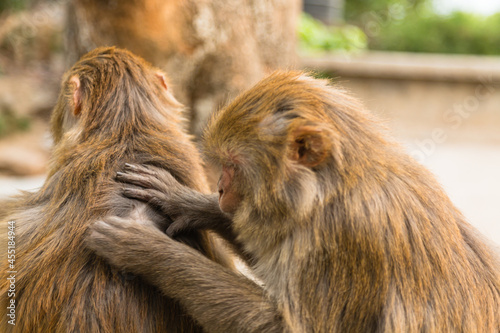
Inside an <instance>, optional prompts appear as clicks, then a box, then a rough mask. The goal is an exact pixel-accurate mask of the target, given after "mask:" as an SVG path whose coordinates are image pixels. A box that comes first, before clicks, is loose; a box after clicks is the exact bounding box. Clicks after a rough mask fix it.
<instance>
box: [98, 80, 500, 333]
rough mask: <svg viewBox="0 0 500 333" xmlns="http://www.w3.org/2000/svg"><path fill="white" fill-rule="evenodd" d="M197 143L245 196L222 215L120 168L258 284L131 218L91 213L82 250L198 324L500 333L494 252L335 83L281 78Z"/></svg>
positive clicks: (145, 195) (235, 107)
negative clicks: (237, 257)
mask: <svg viewBox="0 0 500 333" xmlns="http://www.w3.org/2000/svg"><path fill="white" fill-rule="evenodd" d="M204 143H205V148H206V152H207V154H208V155H209V156H210V157H211V158H212V159H214V160H215V161H218V162H219V163H220V164H221V165H222V166H223V170H225V169H230V170H234V175H231V173H228V174H229V175H230V176H229V177H230V178H232V179H231V180H230V181H228V180H227V179H226V180H224V181H223V182H224V183H226V185H223V187H222V188H219V190H220V191H221V194H220V198H219V200H222V199H223V193H224V192H226V190H227V189H228V190H231V191H233V190H234V191H236V194H237V195H236V196H233V197H236V198H241V202H240V203H239V206H238V207H237V208H236V209H235V210H234V211H233V208H232V206H231V205H229V207H231V210H232V212H231V214H230V215H228V214H226V213H223V212H221V211H220V210H219V212H218V213H217V212H216V211H217V209H216V208H217V195H215V196H214V195H202V194H199V193H196V192H194V191H192V190H190V189H187V188H186V187H184V186H182V185H179V184H177V183H176V181H175V179H174V178H173V177H171V176H169V175H168V174H166V173H165V172H163V171H161V170H157V169H154V168H151V167H146V168H145V167H141V166H134V167H133V168H128V169H126V171H127V172H126V173H125V174H123V175H122V176H121V179H122V180H123V181H126V182H128V183H130V184H134V185H139V186H141V187H142V188H139V189H138V188H133V187H131V188H128V189H127V190H126V192H125V193H126V194H127V195H128V196H130V197H135V198H138V199H141V200H147V201H149V202H151V203H152V204H154V205H155V207H158V208H160V209H161V210H162V211H163V212H164V213H166V214H169V215H170V216H171V217H172V219H173V220H174V223H173V225H178V226H177V227H176V229H177V232H176V233H178V234H182V232H185V231H189V230H196V229H199V228H208V229H212V230H216V231H217V232H219V233H220V234H221V236H223V237H225V238H226V239H227V240H229V241H232V242H233V245H234V247H235V248H236V249H238V250H239V252H240V253H242V254H243V257H244V258H246V259H247V260H248V263H249V264H250V266H251V269H252V271H253V273H254V274H255V275H256V277H257V278H258V279H260V280H261V281H262V286H260V285H256V284H253V283H252V282H251V281H248V280H245V279H244V278H242V277H241V276H237V275H235V274H233V273H231V272H228V271H225V270H221V269H218V268H217V264H215V263H213V262H210V261H208V260H206V259H205V258H203V257H202V256H200V255H198V254H196V253H195V252H194V251H192V250H191V249H189V248H187V247H186V246H183V245H182V244H179V243H176V242H174V241H172V240H171V239H170V238H167V237H166V236H165V235H164V234H162V233H161V232H159V231H158V230H157V229H155V228H154V226H151V225H150V226H149V227H144V225H138V224H137V223H135V222H134V221H133V220H131V219H123V220H122V219H118V218H115V219H113V218H111V219H107V220H106V219H105V220H104V221H100V222H98V223H96V224H95V225H93V226H92V233H91V234H90V239H89V245H90V246H91V247H92V248H93V249H94V250H96V251H97V252H98V253H99V254H100V255H103V256H105V257H106V258H107V259H108V260H110V261H111V263H113V264H114V265H116V266H118V267H121V268H123V269H126V270H129V271H132V272H134V273H138V274H141V275H142V276H144V277H145V278H146V279H147V280H148V281H151V282H152V283H153V284H155V285H156V286H158V287H159V288H160V289H161V290H162V291H163V292H164V293H165V294H166V295H170V296H172V297H174V298H176V299H178V300H179V301H180V302H181V304H183V305H184V306H186V309H187V311H188V313H190V314H191V315H192V316H193V317H194V318H196V320H197V321H198V322H199V323H200V324H201V325H202V326H203V327H204V328H205V329H206V330H207V331H210V332H263V331H265V332H279V331H285V332H436V333H438V332H489V333H495V332H499V331H500V311H499V309H500V266H499V262H498V258H496V257H495V255H494V254H493V252H492V250H491V249H490V248H488V246H486V245H485V244H484V243H483V241H482V240H481V238H480V237H479V236H478V235H477V234H476V231H475V230H474V229H473V228H472V227H471V226H470V225H469V224H468V223H467V222H466V221H465V219H464V217H463V216H462V214H461V213H460V212H459V211H458V210H457V209H456V208H455V207H454V206H453V204H452V203H451V202H450V200H449V198H448V197H447V196H446V194H445V193H444V192H443V191H442V189H441V187H440V186H439V184H438V183H437V182H436V181H435V179H434V177H433V176H432V175H431V174H430V173H429V172H428V171H427V170H425V168H423V167H422V166H421V165H419V164H418V163H416V162H415V161H414V160H413V159H411V158H410V157H409V156H408V155H407V154H406V153H405V152H404V151H403V150H402V149H401V148H400V147H399V146H398V145H396V144H394V143H393V142H392V141H391V140H390V139H389V138H388V137H387V136H386V135H385V134H384V131H383V129H382V128H381V126H380V125H379V124H378V123H377V121H376V120H374V119H373V117H372V116H371V115H370V114H369V113H368V112H366V111H365V110H364V109H363V107H362V106H361V105H360V104H359V103H358V102H357V101H356V100H355V99H353V98H352V97H350V96H348V95H347V94H346V93H344V92H343V91H342V90H341V89H338V88H335V87H332V86H330V85H329V84H328V82H327V81H325V80H316V79H313V78H311V77H309V76H307V75H305V74H303V73H297V72H278V73H275V74H273V75H271V76H270V77H268V78H266V79H264V80H263V81H261V82H260V83H259V84H257V85H256V86H255V87H253V88H252V89H250V90H249V91H247V92H245V93H243V94H242V95H240V96H239V97H238V98H237V99H236V100H235V101H234V102H233V103H231V105H229V106H228V107H227V108H225V109H223V110H222V111H220V112H219V113H218V114H217V115H215V116H214V118H213V119H212V121H211V123H210V124H209V127H208V129H207V130H206V132H205V137H204ZM231 172H233V171H231ZM223 173H224V171H223ZM227 184H230V185H227ZM224 186H227V187H224ZM167 189H168V190H167ZM236 200H240V199H236ZM179 207H181V208H186V207H190V208H191V210H190V211H186V212H185V213H184V210H183V209H179ZM221 207H222V204H221ZM221 225H223V226H224V228H226V229H227V228H230V230H229V231H227V230H224V228H221V227H220V226H221ZM169 229H170V228H169ZM139 230H142V234H140V233H139ZM174 234H175V233H174ZM144 239H149V240H154V241H151V242H150V246H151V247H150V248H148V247H146V246H144V245H143V243H144ZM144 251H150V252H151V253H154V262H153V259H152V260H151V261H148V262H147V263H145V262H144V260H142V257H141V256H140V254H141V253H143V252H144ZM152 265H154V266H155V268H156V269H155V272H154V273H152V271H151V269H150V267H151V266H152ZM186 281H187V282H186ZM194 282H196V283H194ZM193 295H206V296H207V297H204V298H199V297H194V296H193Z"/></svg>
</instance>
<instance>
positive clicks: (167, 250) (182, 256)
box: [87, 217, 283, 332]
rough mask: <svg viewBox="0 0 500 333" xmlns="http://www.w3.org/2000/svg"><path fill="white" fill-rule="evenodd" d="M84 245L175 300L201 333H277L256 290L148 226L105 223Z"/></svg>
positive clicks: (270, 307) (270, 305)
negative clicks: (200, 327)
mask: <svg viewBox="0 0 500 333" xmlns="http://www.w3.org/2000/svg"><path fill="white" fill-rule="evenodd" d="M87 244H88V246H89V247H90V248H91V249H93V250H94V251H95V252H96V253H97V254H98V255H100V256H102V257H104V258H106V259H107V260H108V261H109V262H110V263H111V264H112V265H114V266H116V267H118V268H120V269H124V270H126V271H129V272H131V273H134V274H138V275H141V276H143V277H144V278H145V279H146V280H147V281H148V282H149V283H151V284H153V285H155V286H157V287H158V288H159V289H160V290H161V291H162V292H163V293H164V294H165V295H166V296H168V297H172V298H175V299H177V300H179V302H180V303H181V304H182V305H183V306H184V307H185V308H186V310H187V311H188V313H189V314H190V315H191V316H192V317H193V318H195V319H196V320H197V321H198V322H199V323H200V324H201V325H202V326H203V328H204V329H205V330H206V331H207V332H282V331H283V322H282V320H281V315H280V313H279V311H278V310H277V307H276V305H275V303H274V302H273V301H272V300H271V299H270V298H269V297H267V296H266V293H265V292H264V290H262V289H261V288H260V287H259V286H258V285H256V284H255V283H254V282H252V281H250V280H248V279H247V278H245V277H243V276H240V275H236V274H234V273H232V272H231V271H229V270H227V269H225V268H223V267H222V266H220V265H218V264H216V263H214V262H212V261H210V260H209V259H207V258H205V257H203V256H202V255H200V254H199V253H197V252H196V251H195V250H193V249H191V248H189V247H188V246H186V245H184V244H181V243H179V242H176V241H173V240H172V239H170V238H169V237H168V236H166V235H165V234H163V233H162V232H161V231H160V230H158V229H156V228H154V227H152V226H149V225H147V226H144V225H140V224H139V223H137V222H135V221H133V220H131V219H121V218H118V217H109V218H107V219H105V220H103V221H99V222H97V223H95V224H94V225H93V226H91V227H90V230H89V237H88V239H87Z"/></svg>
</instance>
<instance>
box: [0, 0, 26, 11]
mask: <svg viewBox="0 0 500 333" xmlns="http://www.w3.org/2000/svg"><path fill="white" fill-rule="evenodd" d="M32 2H33V0H0V12H2V11H4V10H7V9H9V10H21V9H25V8H26V7H28V6H29V5H30V4H31V3H32Z"/></svg>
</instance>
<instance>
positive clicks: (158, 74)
mask: <svg viewBox="0 0 500 333" xmlns="http://www.w3.org/2000/svg"><path fill="white" fill-rule="evenodd" d="M155 76H156V77H157V78H158V79H159V80H160V84H161V86H162V87H163V88H165V90H168V86H167V79H166V78H165V74H163V73H162V72H156V73H155Z"/></svg>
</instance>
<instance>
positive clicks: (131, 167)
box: [123, 163, 155, 176]
mask: <svg viewBox="0 0 500 333" xmlns="http://www.w3.org/2000/svg"><path fill="white" fill-rule="evenodd" d="M123 170H124V171H131V172H133V173H141V174H145V175H151V176H154V175H155V171H154V170H152V169H151V168H150V167H147V166H145V165H139V164H130V163H125V166H124V167H123Z"/></svg>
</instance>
